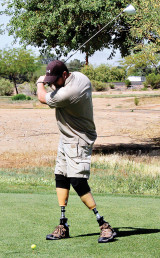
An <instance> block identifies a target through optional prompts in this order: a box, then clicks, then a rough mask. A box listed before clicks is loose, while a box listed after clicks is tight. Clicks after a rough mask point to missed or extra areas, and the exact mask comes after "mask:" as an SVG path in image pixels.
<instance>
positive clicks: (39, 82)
mask: <svg viewBox="0 0 160 258" xmlns="http://www.w3.org/2000/svg"><path fill="white" fill-rule="evenodd" d="M38 83H43V84H44V82H36V84H38Z"/></svg>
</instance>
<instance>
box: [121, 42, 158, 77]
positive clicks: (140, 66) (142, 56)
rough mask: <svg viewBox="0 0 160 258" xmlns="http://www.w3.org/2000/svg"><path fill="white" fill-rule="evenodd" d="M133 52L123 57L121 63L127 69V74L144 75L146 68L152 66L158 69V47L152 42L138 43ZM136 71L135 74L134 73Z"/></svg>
mask: <svg viewBox="0 0 160 258" xmlns="http://www.w3.org/2000/svg"><path fill="white" fill-rule="evenodd" d="M134 50H135V53H133V54H132V55H129V56H127V57H125V59H124V61H123V62H122V64H123V65H124V67H125V68H127V69H128V75H131V74H132V75H133V74H134V75H144V72H145V73H146V72H147V71H146V70H147V68H148V69H149V68H150V69H151V68H152V67H154V68H155V69H156V70H158V66H159V62H160V54H159V51H160V48H159V47H158V46H155V45H154V44H153V43H152V44H146V45H142V44H141V45H139V46H137V47H136V48H135V49H134ZM135 72H136V74H135Z"/></svg>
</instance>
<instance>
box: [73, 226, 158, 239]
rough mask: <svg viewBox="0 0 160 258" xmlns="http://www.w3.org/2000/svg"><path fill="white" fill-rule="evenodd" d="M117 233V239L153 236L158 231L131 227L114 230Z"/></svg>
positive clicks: (94, 234) (95, 234)
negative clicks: (145, 235)
mask: <svg viewBox="0 0 160 258" xmlns="http://www.w3.org/2000/svg"><path fill="white" fill-rule="evenodd" d="M114 230H115V231H116V232H117V237H127V236H133V235H144V234H155V233H159V232H160V229H151V228H132V227H122V228H114ZM99 234H100V233H91V234H84V235H78V236H76V237H86V236H97V235H99Z"/></svg>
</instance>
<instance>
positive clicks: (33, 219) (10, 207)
mask: <svg viewBox="0 0 160 258" xmlns="http://www.w3.org/2000/svg"><path fill="white" fill-rule="evenodd" d="M95 200H96V202H97V204H98V206H97V208H98V211H99V213H100V214H101V215H104V217H105V219H106V220H108V221H109V222H110V224H111V225H112V227H114V228H115V229H116V230H117V231H118V232H119V233H118V237H117V238H116V240H115V241H113V242H110V243H107V244H98V242H97V239H98V236H99V228H98V224H97V222H96V219H95V215H94V214H92V212H91V211H90V210H88V209H87V208H86V207H85V206H84V204H83V203H81V201H80V199H79V197H78V196H77V195H75V194H71V195H70V199H69V204H68V207H67V209H66V217H68V224H69V225H70V236H71V238H70V239H65V240H59V241H46V240H45V236H46V234H48V233H51V232H52V231H53V229H54V227H55V226H56V225H57V224H58V223H59V217H60V208H59V207H58V202H57V197H56V194H16V193H1V194H0V203H1V215H0V225H1V231H0V234H1V236H0V257H160V220H159V218H160V216H159V214H160V199H159V198H151V197H123V196H110V195H108V196H107V195H100V194H99V195H95ZM31 244H36V245H37V249H36V250H35V251H32V250H31Z"/></svg>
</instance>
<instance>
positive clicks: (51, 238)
mask: <svg viewBox="0 0 160 258" xmlns="http://www.w3.org/2000/svg"><path fill="white" fill-rule="evenodd" d="M66 238H70V236H67V237H61V238H58V237H51V236H46V240H61V239H66Z"/></svg>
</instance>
